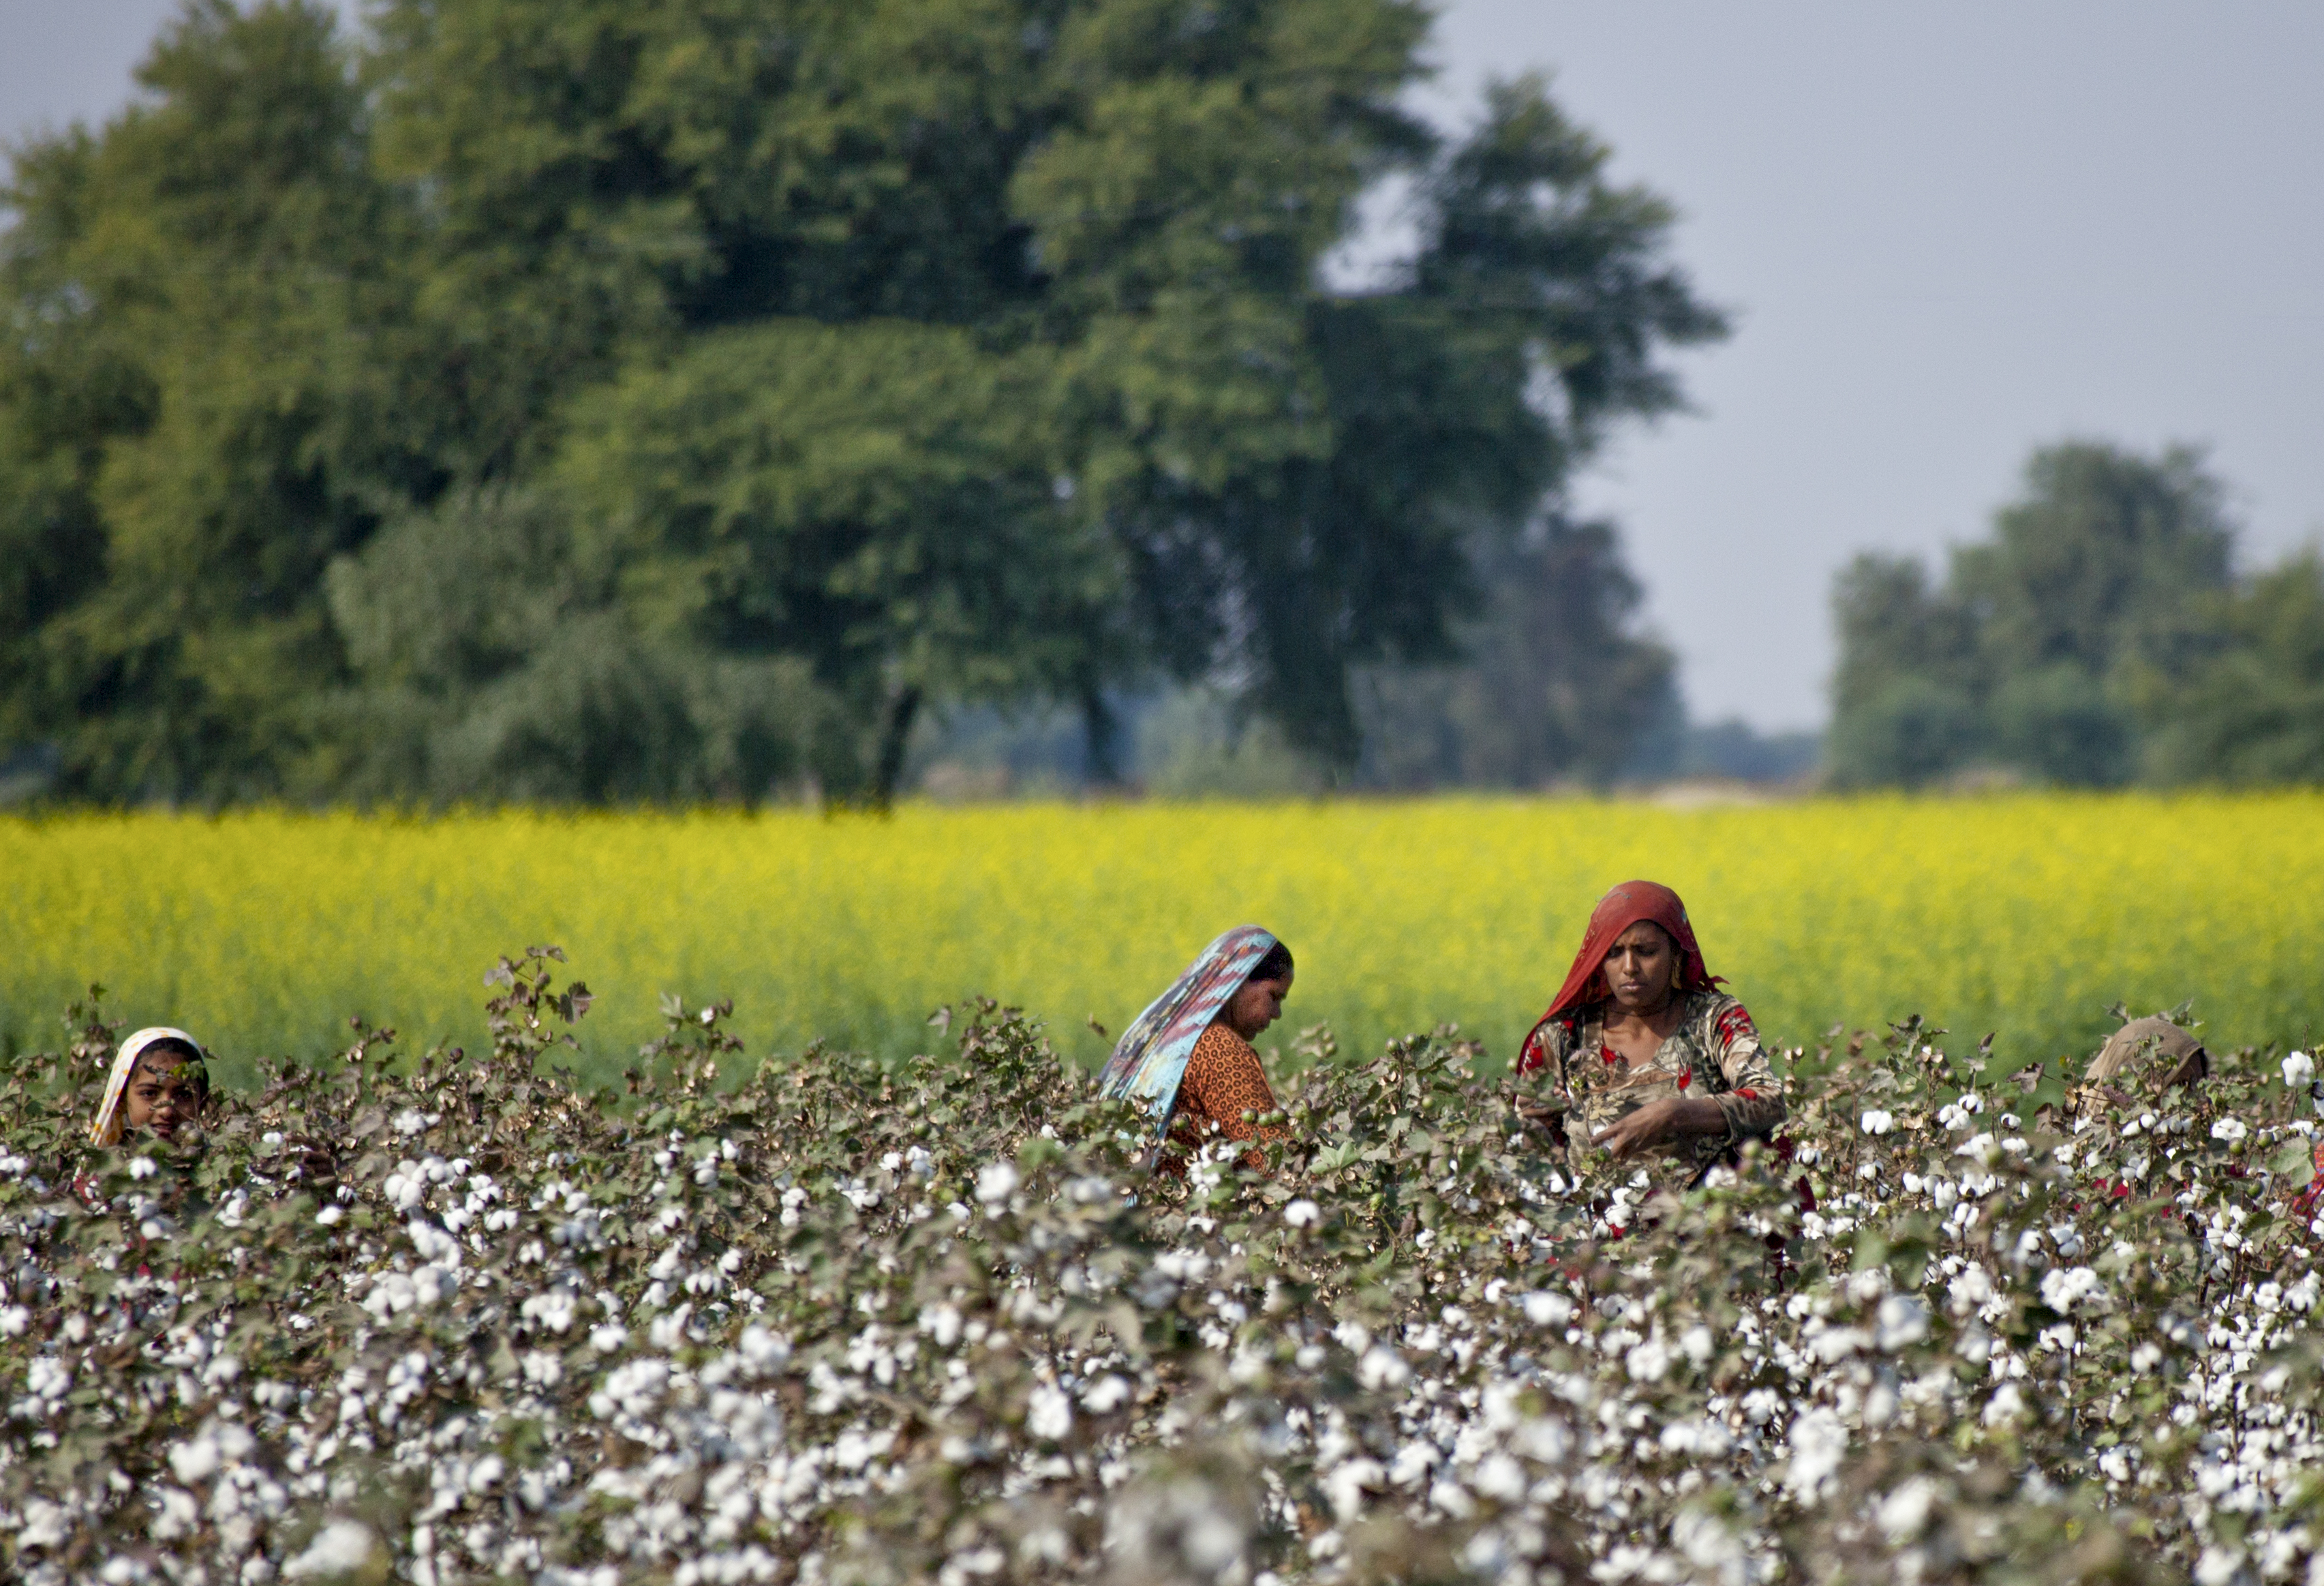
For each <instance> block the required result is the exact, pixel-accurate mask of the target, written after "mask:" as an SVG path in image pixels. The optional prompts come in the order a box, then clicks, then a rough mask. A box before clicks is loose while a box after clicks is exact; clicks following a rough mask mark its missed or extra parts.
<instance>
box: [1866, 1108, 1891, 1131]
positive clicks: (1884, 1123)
mask: <svg viewBox="0 0 2324 1586" xmlns="http://www.w3.org/2000/svg"><path fill="white" fill-rule="evenodd" d="M1895 1127H1896V1119H1895V1114H1894V1113H1892V1112H1889V1111H1887V1110H1886V1109H1885V1108H1880V1107H1867V1109H1865V1112H1864V1120H1863V1128H1864V1132H1865V1133H1867V1134H1886V1133H1887V1132H1888V1131H1889V1130H1892V1129H1894V1128H1895Z"/></svg>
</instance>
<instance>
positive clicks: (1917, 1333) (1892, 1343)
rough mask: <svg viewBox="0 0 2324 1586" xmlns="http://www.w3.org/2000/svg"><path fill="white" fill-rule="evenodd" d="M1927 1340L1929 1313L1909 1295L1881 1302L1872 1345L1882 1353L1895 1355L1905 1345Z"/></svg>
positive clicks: (1891, 1296) (1889, 1298)
mask: <svg viewBox="0 0 2324 1586" xmlns="http://www.w3.org/2000/svg"><path fill="white" fill-rule="evenodd" d="M1928 1336H1929V1310H1928V1307H1927V1306H1926V1305H1923V1304H1921V1302H1920V1300H1919V1299H1918V1298H1917V1297H1915V1296H1912V1295H1907V1294H1892V1295H1890V1296H1888V1297H1887V1298H1886V1299H1885V1300H1882V1301H1881V1302H1880V1314H1879V1317H1878V1320H1877V1323H1875V1327H1874V1331H1873V1335H1872V1342H1873V1345H1874V1347H1875V1348H1877V1349H1878V1350H1880V1351H1882V1352H1883V1353H1886V1354H1894V1353H1895V1352H1896V1351H1898V1350H1900V1349H1903V1348H1904V1346H1905V1345H1906V1344H1911V1343H1918V1342H1920V1341H1921V1340H1923V1339H1924V1338H1926V1337H1928Z"/></svg>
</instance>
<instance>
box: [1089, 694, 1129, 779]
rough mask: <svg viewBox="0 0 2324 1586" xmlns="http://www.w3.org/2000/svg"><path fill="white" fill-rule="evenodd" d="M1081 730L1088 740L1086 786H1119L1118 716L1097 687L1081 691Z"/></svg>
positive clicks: (1119, 725)
mask: <svg viewBox="0 0 2324 1586" xmlns="http://www.w3.org/2000/svg"><path fill="white" fill-rule="evenodd" d="M1082 732H1083V734H1084V737H1085V738H1086V739H1087V741H1088V753H1089V783H1090V786H1091V787H1093V788H1119V787H1120V786H1121V718H1120V716H1118V715H1114V714H1113V706H1111V705H1108V704H1107V703H1106V700H1105V694H1104V692H1103V691H1102V690H1101V689H1097V688H1085V689H1084V690H1083V691H1082Z"/></svg>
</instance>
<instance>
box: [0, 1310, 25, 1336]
mask: <svg viewBox="0 0 2324 1586" xmlns="http://www.w3.org/2000/svg"><path fill="white" fill-rule="evenodd" d="M31 1325H32V1312H31V1311H29V1310H27V1309H26V1308H25V1307H24V1306H23V1305H10V1306H9V1307H8V1308H7V1309H6V1310H5V1311H0V1338H21V1337H23V1333H24V1330H25V1329H26V1328H28V1327H30V1326H31Z"/></svg>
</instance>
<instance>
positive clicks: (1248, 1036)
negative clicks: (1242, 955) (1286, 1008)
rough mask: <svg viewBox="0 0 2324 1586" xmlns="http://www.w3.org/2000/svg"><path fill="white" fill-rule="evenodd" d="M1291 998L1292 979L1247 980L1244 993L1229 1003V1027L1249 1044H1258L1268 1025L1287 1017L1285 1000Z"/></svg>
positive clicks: (1227, 1013) (1243, 984)
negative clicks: (1262, 1032)
mask: <svg viewBox="0 0 2324 1586" xmlns="http://www.w3.org/2000/svg"><path fill="white" fill-rule="evenodd" d="M1289 995H1291V977H1290V976H1289V975H1287V974H1286V975H1285V976H1284V977H1283V978H1282V979H1281V980H1279V981H1245V982H1243V983H1242V990H1241V991H1237V992H1236V993H1235V994H1234V995H1233V996H1232V997H1231V998H1230V999H1229V1000H1228V1001H1227V1010H1226V1021H1227V1028H1229V1029H1231V1030H1232V1031H1234V1033H1235V1034H1237V1035H1239V1036H1240V1037H1242V1038H1243V1039H1244V1040H1246V1041H1255V1040H1257V1039H1258V1038H1259V1032H1260V1031H1261V1030H1263V1029H1265V1028H1267V1027H1268V1025H1270V1024H1273V1023H1274V1022H1275V1021H1276V1020H1277V1019H1280V1018H1282V1017H1283V999H1285V998H1286V997H1288V996H1289Z"/></svg>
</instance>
